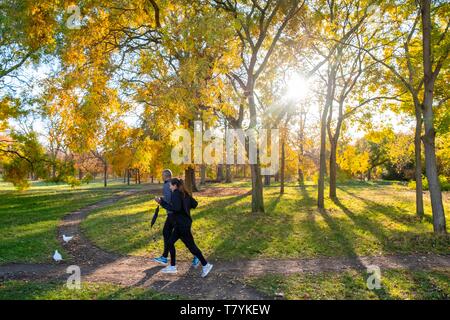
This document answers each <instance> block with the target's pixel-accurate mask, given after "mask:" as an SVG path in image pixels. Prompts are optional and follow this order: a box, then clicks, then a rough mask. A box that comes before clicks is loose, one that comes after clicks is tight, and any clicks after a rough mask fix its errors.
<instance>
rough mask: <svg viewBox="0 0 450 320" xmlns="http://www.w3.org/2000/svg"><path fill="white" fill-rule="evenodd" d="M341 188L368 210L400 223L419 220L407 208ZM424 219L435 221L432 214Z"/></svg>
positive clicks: (409, 223)
mask: <svg viewBox="0 0 450 320" xmlns="http://www.w3.org/2000/svg"><path fill="white" fill-rule="evenodd" d="M338 189H339V190H341V191H343V192H345V193H347V194H348V195H350V196H352V197H354V198H356V199H358V200H360V201H362V202H363V203H364V204H365V205H366V207H367V209H368V210H370V211H376V212H378V213H380V214H382V215H384V216H386V217H387V218H389V219H392V220H394V221H396V222H398V223H402V224H406V225H411V223H414V222H418V220H417V217H416V216H414V215H411V214H409V212H408V211H407V210H405V209H400V208H398V207H396V206H393V205H387V204H381V203H379V202H376V201H373V200H370V199H367V198H363V197H361V196H359V195H357V194H355V193H354V192H351V191H348V190H347V189H346V188H345V187H338ZM424 219H425V221H426V222H428V223H433V221H432V217H431V216H430V215H425V216H424Z"/></svg>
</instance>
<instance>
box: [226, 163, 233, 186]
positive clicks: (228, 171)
mask: <svg viewBox="0 0 450 320" xmlns="http://www.w3.org/2000/svg"><path fill="white" fill-rule="evenodd" d="M232 180H233V178H232V175H231V165H230V164H227V165H225V183H231V182H232Z"/></svg>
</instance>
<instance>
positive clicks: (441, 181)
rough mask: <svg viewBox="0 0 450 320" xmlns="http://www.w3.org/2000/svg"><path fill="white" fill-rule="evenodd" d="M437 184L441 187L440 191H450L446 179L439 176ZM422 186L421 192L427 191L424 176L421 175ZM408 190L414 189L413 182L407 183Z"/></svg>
mask: <svg viewBox="0 0 450 320" xmlns="http://www.w3.org/2000/svg"><path fill="white" fill-rule="evenodd" d="M439 184H440V185H441V190H442V191H450V181H449V179H448V178H447V177H445V176H443V175H440V176H439ZM422 186H423V190H428V189H429V187H428V180H427V177H426V176H423V175H422ZM408 188H410V189H412V190H415V189H416V182H415V181H414V180H411V181H409V182H408Z"/></svg>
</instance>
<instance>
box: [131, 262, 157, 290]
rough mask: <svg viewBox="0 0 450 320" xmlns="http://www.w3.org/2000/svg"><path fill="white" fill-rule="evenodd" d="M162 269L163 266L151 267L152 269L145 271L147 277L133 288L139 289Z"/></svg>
mask: <svg viewBox="0 0 450 320" xmlns="http://www.w3.org/2000/svg"><path fill="white" fill-rule="evenodd" d="M162 268H163V266H154V267H151V268H150V269H147V270H145V271H144V273H145V276H143V277H142V279H141V280H139V281H138V282H136V283H135V284H134V285H133V286H134V287H139V286H141V285H143V284H145V283H146V282H147V280H149V279H151V278H152V277H153V276H154V275H155V274H157V273H158V271H160V270H161V269H162Z"/></svg>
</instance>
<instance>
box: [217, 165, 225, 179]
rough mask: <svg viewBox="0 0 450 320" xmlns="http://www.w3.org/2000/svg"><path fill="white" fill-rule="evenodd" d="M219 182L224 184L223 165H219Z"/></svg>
mask: <svg viewBox="0 0 450 320" xmlns="http://www.w3.org/2000/svg"><path fill="white" fill-rule="evenodd" d="M216 180H217V182H222V181H223V165H222V164H218V165H217V177H216Z"/></svg>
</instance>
